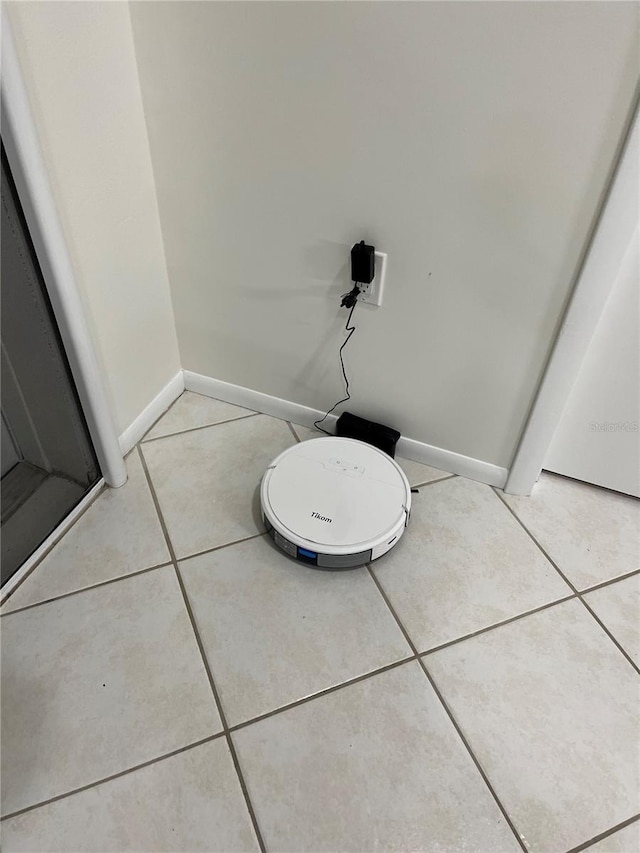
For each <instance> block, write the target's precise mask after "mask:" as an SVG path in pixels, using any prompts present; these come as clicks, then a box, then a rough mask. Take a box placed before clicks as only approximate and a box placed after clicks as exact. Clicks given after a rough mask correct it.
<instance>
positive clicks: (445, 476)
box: [398, 457, 458, 489]
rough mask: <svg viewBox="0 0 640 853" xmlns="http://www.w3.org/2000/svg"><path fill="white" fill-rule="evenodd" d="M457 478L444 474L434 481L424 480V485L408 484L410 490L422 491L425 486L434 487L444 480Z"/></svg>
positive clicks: (454, 475) (455, 475)
mask: <svg viewBox="0 0 640 853" xmlns="http://www.w3.org/2000/svg"><path fill="white" fill-rule="evenodd" d="M401 458H402V457H401ZM407 461H408V462H410V461H411V460H407ZM398 465H400V463H399V462H398ZM400 467H401V468H402V465H400ZM403 470H404V468H403ZM443 474H444V472H443ZM457 476H458V475H457V474H444V476H442V477H438V478H437V479H435V480H426V481H425V482H424V483H416V484H415V485H413V484H411V483H410V484H409V485H410V486H411V488H412V489H424V487H425V486H431V485H435V483H442V482H443V481H444V480H453V479H454V477H457ZM407 479H409V478H408V477H407Z"/></svg>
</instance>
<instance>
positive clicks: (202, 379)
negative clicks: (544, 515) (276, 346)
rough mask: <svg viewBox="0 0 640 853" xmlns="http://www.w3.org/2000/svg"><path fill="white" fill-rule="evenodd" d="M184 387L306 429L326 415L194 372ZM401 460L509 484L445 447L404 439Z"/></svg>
mask: <svg viewBox="0 0 640 853" xmlns="http://www.w3.org/2000/svg"><path fill="white" fill-rule="evenodd" d="M184 387H185V388H186V390H187V391H195V392H196V393H197V394H203V395H204V396H205V397H214V398H215V399H216V400H223V401H224V402H225V403H233V404H234V405H236V406H244V407H245V408H246V409H252V410H253V411H254V412H262V413H263V414H265V415H271V416H272V417H274V418H282V419H283V420H285V421H292V422H293V423H295V424H301V425H302V426H306V427H313V422H314V421H316V420H318V419H319V418H321V417H322V416H323V414H324V412H320V411H318V410H317V409H311V408H309V407H308V406H302V405H300V403H292V402H290V401H289V400H283V399H281V398H280V397H271V396H270V395H269V394H263V393H262V392H261V391H252V390H251V389H250V388H243V387H242V386H241V385H232V384H231V383H230V382H223V381H222V380H221V379H213V378H212V377H210V376H203V375H202V374H201V373H193V372H192V371H191V370H185V371H184ZM337 419H338V418H337V417H336V415H329V417H328V418H327V419H326V421H325V422H324V425H325V426H326V427H327V429H328V430H331V429H332V428H333V426H334V425H335V422H336V421H337ZM398 456H403V457H404V458H405V459H413V460H414V462H422V463H423V464H424V465H430V466H431V467H432V468H439V469H441V470H442V471H448V472H449V473H450V474H459V475H460V476H461V477H467V478H468V479H470V480H477V481H478V482H480V483H486V484H487V485H489V486H499V487H500V488H502V486H504V484H505V482H506V480H507V474H508V471H507V469H506V468H500V467H499V466H498V465H493V464H492V463H490V462H484V461H483V460H482V459H473V458H472V457H470V456H463V455H462V454H461V453H454V452H453V451H452V450H445V449H444V448H442V447H433V446H432V445H430V444H425V443H424V442H421V441H415V439H413V438H405V437H404V436H402V438H401V439H400V441H399V442H398Z"/></svg>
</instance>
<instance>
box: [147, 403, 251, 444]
mask: <svg viewBox="0 0 640 853" xmlns="http://www.w3.org/2000/svg"><path fill="white" fill-rule="evenodd" d="M178 399H179V398H178ZM167 411H169V410H168V409H167ZM164 414H165V415H166V414H167V412H165V413H164ZM259 414H260V412H251V411H249V412H248V414H246V415H237V416H236V417H235V418H227V419H226V420H224V421H215V422H214V423H212V424H202V425H201V426H195V427H189V428H188V429H179V430H176V432H168V433H166V434H165V435H154V436H153V437H152V438H141V439H140V444H150V443H151V442H152V441H160V439H161V438H171V437H172V436H174V435H184V434H185V433H186V432H197V431H198V430H201V429H208V428H209V427H214V426H222V424H232V423H233V422H234V421H244V420H246V419H247V418H254V417H255V416H256V415H259ZM162 417H164V415H162ZM158 420H160V418H159V419H158ZM156 423H157V421H156ZM152 429H153V427H149V430H148V432H150V431H151V430H152ZM145 434H146V433H145Z"/></svg>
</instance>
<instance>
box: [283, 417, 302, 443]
mask: <svg viewBox="0 0 640 853" xmlns="http://www.w3.org/2000/svg"><path fill="white" fill-rule="evenodd" d="M285 423H286V425H287V426H288V427H289V429H290V430H291V432H292V434H293V437H294V438H295V440H296V442H297V443H298V444H300V439H299V438H298V434H297V433H296V431H295V429H294V428H293V424H292V423H291V421H285Z"/></svg>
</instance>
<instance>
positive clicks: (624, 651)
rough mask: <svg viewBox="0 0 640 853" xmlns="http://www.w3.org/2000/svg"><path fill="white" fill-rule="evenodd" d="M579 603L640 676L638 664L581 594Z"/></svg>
mask: <svg viewBox="0 0 640 853" xmlns="http://www.w3.org/2000/svg"><path fill="white" fill-rule="evenodd" d="M578 601H579V602H580V603H581V604H582V606H583V607H584V608H585V610H587V611H588V612H589V613H590V614H591V615H592V616H593V618H594V619H595V620H596V622H597V623H598V625H599V626H600V627H601V628H602V630H603V631H604V632H605V634H606V635H607V636H608V637H609V639H610V640H611V642H612V643H613V644H614V645H615V646H616V647H617V648H618V651H620V652H622V654H623V655H624V657H625V658H626V659H627V661H628V662H629V663H630V664H631V666H632V667H633V668H634V669H635V671H636V672H637V673H638V675H640V667H639V666H638V665H637V664H636V662H635V661H634V660H633V658H632V657H631V655H629V653H628V652H627V651H626V650H625V649H624V648H623V646H622V645H621V644H620V643H619V642H618V640H617V639H616V638H615V637H614V636H613V634H612V633H611V631H610V630H609V629H608V628H607V626H606V625H605V624H604V622H603V621H602V619H601V618H600V617H599V616H598V614H597V613H596V612H595V611H594V610H592V609H591V607H590V605H588V604H587V602H586V601H585V600H584V599H583V598H582V597H581V596H580V594H578Z"/></svg>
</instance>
